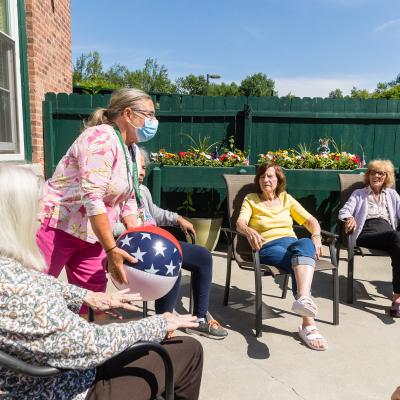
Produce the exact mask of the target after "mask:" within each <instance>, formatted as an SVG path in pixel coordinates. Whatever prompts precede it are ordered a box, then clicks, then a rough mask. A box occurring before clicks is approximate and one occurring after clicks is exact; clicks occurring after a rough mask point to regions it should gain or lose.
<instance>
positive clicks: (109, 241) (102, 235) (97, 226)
mask: <svg viewBox="0 0 400 400" xmlns="http://www.w3.org/2000/svg"><path fill="white" fill-rule="evenodd" d="M89 219H90V223H91V225H92V229H93V232H94V233H95V235H96V236H97V239H99V242H100V244H101V245H102V247H103V249H104V250H106V251H107V250H109V249H112V248H113V247H114V246H115V245H116V244H115V239H114V236H113V233H112V229H111V226H110V221H109V220H108V215H107V214H98V215H92V216H90V217H89Z"/></svg>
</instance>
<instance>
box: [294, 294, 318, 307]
mask: <svg viewBox="0 0 400 400" xmlns="http://www.w3.org/2000/svg"><path fill="white" fill-rule="evenodd" d="M297 301H298V302H299V303H300V304H302V305H308V306H311V307H313V308H315V309H316V308H317V305H316V304H315V303H314V301H313V300H312V298H311V297H308V296H301V297H299V298H298V299H297Z"/></svg>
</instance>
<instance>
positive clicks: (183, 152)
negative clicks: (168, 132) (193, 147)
mask: <svg viewBox="0 0 400 400" xmlns="http://www.w3.org/2000/svg"><path fill="white" fill-rule="evenodd" d="M178 155H179V157H185V156H186V151H180V152H179V153H178Z"/></svg>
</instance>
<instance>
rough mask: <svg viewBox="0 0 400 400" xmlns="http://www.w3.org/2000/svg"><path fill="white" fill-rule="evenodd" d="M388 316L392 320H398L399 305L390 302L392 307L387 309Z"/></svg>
mask: <svg viewBox="0 0 400 400" xmlns="http://www.w3.org/2000/svg"><path fill="white" fill-rule="evenodd" d="M389 315H390V316H391V317H394V318H400V303H395V302H394V301H393V302H392V306H391V307H390V308H389Z"/></svg>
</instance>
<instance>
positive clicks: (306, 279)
mask: <svg viewBox="0 0 400 400" xmlns="http://www.w3.org/2000/svg"><path fill="white" fill-rule="evenodd" d="M293 271H294V275H295V277H296V282H297V294H298V295H299V296H310V294H311V283H312V279H313V276H314V268H312V267H310V266H309V265H296V266H294V267H293ZM399 297H400V295H399ZM310 325H315V321H314V318H311V317H303V325H302V326H303V328H304V327H306V326H310ZM311 343H312V344H313V345H314V346H316V347H319V348H322V347H326V346H327V343H326V340H325V339H318V340H313V341H311Z"/></svg>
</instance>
